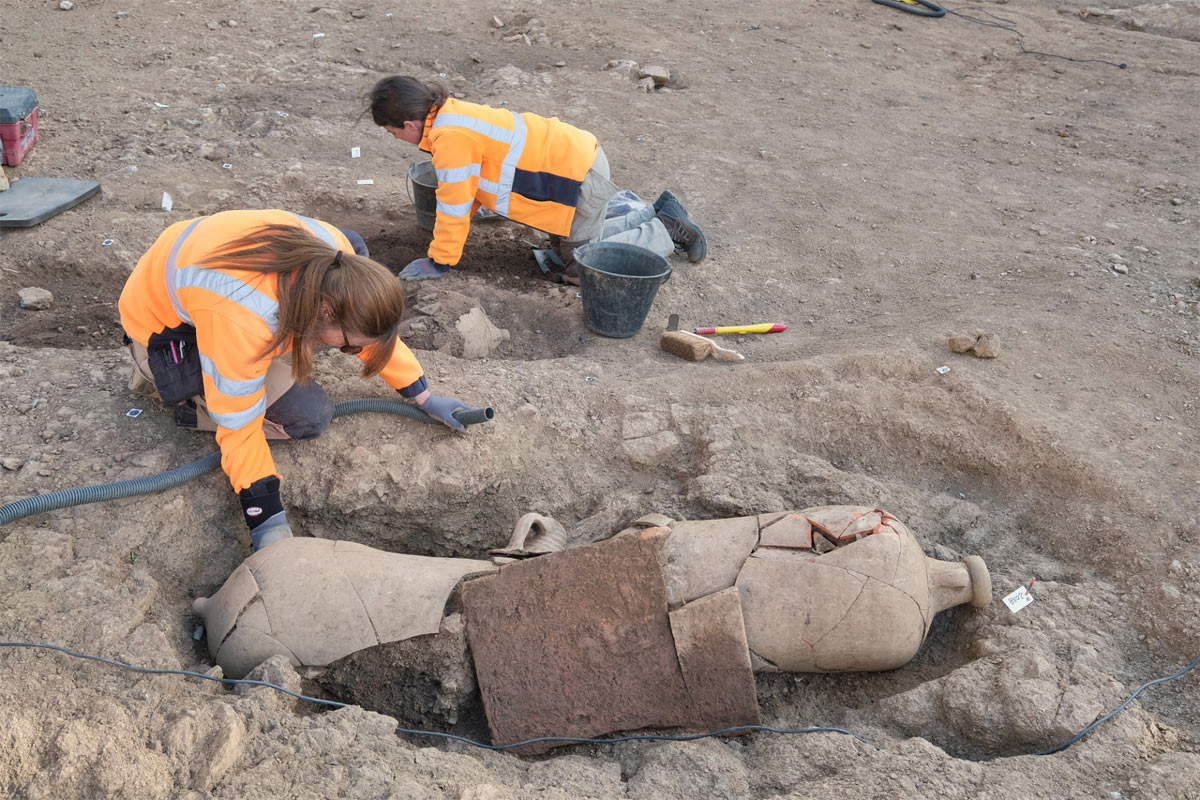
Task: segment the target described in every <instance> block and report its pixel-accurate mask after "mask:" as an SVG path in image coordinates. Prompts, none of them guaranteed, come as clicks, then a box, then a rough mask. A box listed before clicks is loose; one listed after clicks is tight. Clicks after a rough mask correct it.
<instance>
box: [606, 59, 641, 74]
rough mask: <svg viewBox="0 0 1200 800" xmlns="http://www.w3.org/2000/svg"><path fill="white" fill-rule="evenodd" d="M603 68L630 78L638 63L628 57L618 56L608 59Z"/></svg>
mask: <svg viewBox="0 0 1200 800" xmlns="http://www.w3.org/2000/svg"><path fill="white" fill-rule="evenodd" d="M604 68H605V69H607V70H612V71H613V72H616V73H619V74H621V75H625V76H627V77H630V78H632V77H634V75H635V73H637V71H638V63H637V62H636V61H632V60H630V59H628V58H618V59H613V60H612V61H609V62H608V63H607V64H605V65H604Z"/></svg>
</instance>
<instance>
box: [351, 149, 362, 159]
mask: <svg viewBox="0 0 1200 800" xmlns="http://www.w3.org/2000/svg"><path fill="white" fill-rule="evenodd" d="M361 155H362V148H361V147H351V148H350V157H351V158H358V157H359V156H361Z"/></svg>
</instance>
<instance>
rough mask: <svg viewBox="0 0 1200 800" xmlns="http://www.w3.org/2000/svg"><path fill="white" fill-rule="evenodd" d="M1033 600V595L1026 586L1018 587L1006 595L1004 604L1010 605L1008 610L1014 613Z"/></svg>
mask: <svg viewBox="0 0 1200 800" xmlns="http://www.w3.org/2000/svg"><path fill="white" fill-rule="evenodd" d="M1032 602H1033V595H1031V594H1030V593H1029V589H1027V588H1026V587H1024V586H1021V587H1018V588H1017V590H1016V591H1015V592H1011V593H1009V594H1007V595H1005V597H1004V605H1006V606H1008V610H1009V611H1011V612H1012V613H1014V614H1015V613H1017V612H1018V611H1020V610H1021V609H1022V608H1024V607H1025V606H1027V605H1029V604H1030V603H1032Z"/></svg>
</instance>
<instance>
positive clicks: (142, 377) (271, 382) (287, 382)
mask: <svg viewBox="0 0 1200 800" xmlns="http://www.w3.org/2000/svg"><path fill="white" fill-rule="evenodd" d="M129 355H130V356H132V357H133V374H132V375H131V376H130V378H129V389H130V391H133V392H142V393H149V392H150V390H151V389H154V391H158V390H157V389H155V387H154V375H153V374H152V373H151V372H150V355H149V353H148V352H147V351H146V348H145V346H144V345H141V344H139V343H137V342H130V343H129ZM294 385H295V381H293V380H292V365H291V364H289V363H288V362H287V361H286V360H285V359H282V358H276V359H273V360H272V361H271V366H269V367H267V383H266V390H267V408H270V407H271V406H272V405H274V404H275V401H276V400H278V399H279V398H280V397H283V395H284V394H285V393H286V392H287V390H288V389H291V388H292V386H294ZM192 402H193V403H195V404H196V430H198V431H216V429H217V423H215V422H213V418H212V417H211V416H210V415H209V413H208V403H207V402H206V401H205V399H204V395H202V394H197V395H193V396H192ZM263 433H265V434H266V435H267V438H268V439H291V438H292V437H291V436H289V435H288V434H287V432H286V431H284V429H283V426H282V425H280V424H279V423H277V422H273V421H271V420H269V419H264V420H263Z"/></svg>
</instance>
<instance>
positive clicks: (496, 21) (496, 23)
mask: <svg viewBox="0 0 1200 800" xmlns="http://www.w3.org/2000/svg"><path fill="white" fill-rule="evenodd" d="M492 27H493V28H503V27H504V20H502V19H500V18H499V17H492Z"/></svg>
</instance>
